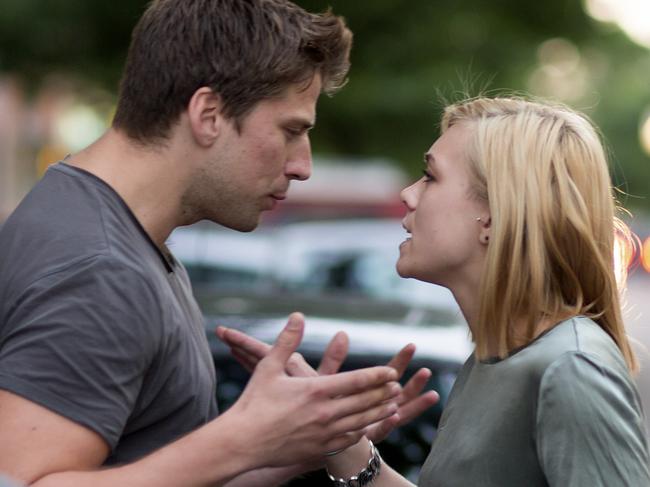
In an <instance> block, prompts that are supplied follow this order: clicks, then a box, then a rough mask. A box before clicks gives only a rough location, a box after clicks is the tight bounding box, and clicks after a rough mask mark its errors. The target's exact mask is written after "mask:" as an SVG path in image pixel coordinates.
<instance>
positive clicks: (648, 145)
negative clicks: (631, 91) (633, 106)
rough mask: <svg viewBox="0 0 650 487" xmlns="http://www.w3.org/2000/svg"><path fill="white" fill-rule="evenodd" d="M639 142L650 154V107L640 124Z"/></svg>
mask: <svg viewBox="0 0 650 487" xmlns="http://www.w3.org/2000/svg"><path fill="white" fill-rule="evenodd" d="M639 142H640V143H641V147H642V148H643V151H644V152H645V153H646V154H648V155H649V156H650V109H649V110H648V111H646V112H645V114H644V115H643V117H641V124H640V126H639Z"/></svg>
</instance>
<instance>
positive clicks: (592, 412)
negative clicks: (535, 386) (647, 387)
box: [535, 352, 650, 487]
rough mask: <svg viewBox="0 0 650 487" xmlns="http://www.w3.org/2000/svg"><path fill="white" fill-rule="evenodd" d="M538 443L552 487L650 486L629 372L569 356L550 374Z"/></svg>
mask: <svg viewBox="0 0 650 487" xmlns="http://www.w3.org/2000/svg"><path fill="white" fill-rule="evenodd" d="M535 441H536V446H537V453H538V457H539V461H540V465H541V467H542V470H543V471H544V473H545V475H546V479H547V481H548V483H549V485H550V486H553V487H560V486H562V487H565V486H571V487H617V486H621V487H631V486H639V487H641V486H650V471H649V465H648V461H649V460H648V444H647V438H646V432H645V427H644V417H643V411H642V408H641V403H640V399H639V395H638V392H637V390H636V387H635V386H634V384H633V382H632V380H631V378H630V377H629V375H628V374H627V373H626V372H619V371H617V370H614V369H613V368H611V367H608V366H606V365H604V364H602V363H600V362H599V360H598V359H596V358H594V357H592V356H589V355H586V354H583V353H580V352H572V353H568V354H565V355H563V356H562V357H561V358H560V359H558V360H557V361H556V362H554V363H553V364H552V365H551V366H550V367H549V368H548V369H547V371H546V372H545V374H544V376H543V378H542V381H541V384H540V391H539V398H538V408H537V417H536V428H535Z"/></svg>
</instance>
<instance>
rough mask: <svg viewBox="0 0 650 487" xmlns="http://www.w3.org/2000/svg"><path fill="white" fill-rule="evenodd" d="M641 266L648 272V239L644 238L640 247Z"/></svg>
mask: <svg viewBox="0 0 650 487" xmlns="http://www.w3.org/2000/svg"><path fill="white" fill-rule="evenodd" d="M641 265H642V266H643V268H644V269H645V270H646V272H650V237H648V238H646V239H645V241H644V242H643V245H642V246H641Z"/></svg>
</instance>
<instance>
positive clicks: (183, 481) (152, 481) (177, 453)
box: [30, 415, 256, 487]
mask: <svg viewBox="0 0 650 487" xmlns="http://www.w3.org/2000/svg"><path fill="white" fill-rule="evenodd" d="M224 419H225V415H224ZM235 425H236V423H234V424H233V423H232V422H229V421H225V420H222V418H218V419H217V420H215V421H213V422H212V423H210V424H208V425H205V426H203V427H202V428H200V429H198V430H196V431H194V432H193V433H190V434H188V435H187V436H185V437H183V438H181V439H179V440H177V441H175V442H174V443H171V444H170V445H168V446H166V447H164V448H161V449H160V450H158V451H156V452H154V453H152V454H151V455H149V456H147V457H145V458H143V459H141V460H139V461H137V462H134V463H132V464H128V465H123V466H119V467H114V468H107V469H100V470H94V471H76V472H58V473H52V474H49V475H46V476H45V477H43V478H41V479H39V480H37V481H36V482H34V483H32V484H30V485H33V486H34V487H82V486H83V487H88V486H89V485H92V486H93V487H114V486H115V485H124V486H128V487H154V486H155V487H178V486H181V485H182V486H183V487H218V486H223V485H225V484H226V483H227V482H228V481H229V480H231V479H233V478H235V477H236V476H238V475H240V474H241V473H243V472H245V471H247V470H252V469H254V468H255V467H256V465H255V464H254V463H253V462H254V459H252V458H248V456H247V455H246V454H244V453H239V454H235V453H232V450H231V449H230V445H232V444H233V443H234V440H235V438H236V435H237V434H238V432H237V428H236V427H235Z"/></svg>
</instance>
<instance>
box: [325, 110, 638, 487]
mask: <svg viewBox="0 0 650 487" xmlns="http://www.w3.org/2000/svg"><path fill="white" fill-rule="evenodd" d="M402 199H403V201H404V203H405V205H406V207H407V209H408V213H407V216H406V217H405V219H404V228H405V229H406V231H407V232H408V233H409V234H410V237H409V238H408V239H407V240H406V241H405V242H404V243H402V245H401V246H400V258H399V261H398V263H397V270H398V272H399V274H400V275H401V276H403V277H412V278H416V279H420V280H423V281H427V282H431V283H435V284H440V285H442V286H445V287H447V288H449V289H450V290H451V291H452V293H453V294H454V297H455V298H456V300H457V301H458V304H459V305H460V308H461V310H462V312H463V314H464V316H465V318H466V320H467V323H468V324H469V327H470V331H471V334H472V337H473V340H474V342H475V344H476V349H475V352H474V354H472V356H471V357H470V358H469V359H468V361H467V362H466V363H465V365H464V366H463V368H462V370H461V372H460V374H459V376H458V378H457V380H456V383H455V385H454V388H453V390H452V392H451V395H450V398H449V401H448V403H447V405H446V408H445V411H444V413H443V416H442V418H441V421H440V425H439V430H438V434H437V437H436V439H435V441H434V444H433V446H432V450H431V453H430V455H429V457H428V459H427V460H426V462H425V464H424V466H423V468H422V472H421V477H420V481H419V485H421V486H427V487H429V486H462V487H468V486H494V487H508V486H583V485H584V486H589V487H594V486H607V487H612V486H619V485H620V486H647V485H650V473H649V471H648V461H649V460H648V446H647V442H646V439H645V432H644V427H643V413H642V411H641V404H640V400H639V397H638V393H637V391H636V389H635V386H634V384H633V382H632V379H631V378H630V373H631V372H634V371H635V370H636V368H637V364H636V361H635V358H634V355H633V352H632V350H631V348H630V344H629V342H628V340H627V337H626V335H625V330H624V327H623V321H622V317H621V309H620V303H619V295H618V289H617V284H616V278H615V273H614V235H615V232H616V231H617V229H620V228H621V226H620V225H619V224H618V220H617V219H616V218H615V216H614V213H615V203H614V199H613V196H612V185H611V181H610V178H609V173H608V169H607V163H606V157H605V153H604V150H603V147H602V144H601V142H600V140H599V137H598V135H597V133H596V130H595V129H594V127H593V126H592V125H591V124H590V123H589V122H588V121H587V120H586V118H585V117H583V116H581V115H579V114H577V113H575V112H573V111H571V110H569V109H567V108H564V107H558V106H551V105H546V104H541V103H535V102H530V101H525V100H521V99H516V98H495V99H489V98H478V99H472V100H469V101H465V102H461V103H458V104H455V105H451V106H449V107H448V108H447V109H446V110H445V112H444V115H443V119H442V135H441V137H440V138H439V139H438V140H437V141H436V142H435V143H434V144H433V146H432V147H431V149H429V151H428V152H427V153H426V154H425V169H424V176H423V177H422V178H421V179H420V180H418V181H417V182H415V183H414V184H413V185H411V186H409V187H408V188H406V189H405V190H404V191H403V192H402ZM370 457H372V458H371V460H370V461H369V458H370ZM378 458H379V457H378V454H377V452H376V450H375V449H374V447H373V446H372V444H371V443H369V442H368V441H367V440H365V439H364V440H362V441H360V442H359V443H358V444H356V445H355V446H353V447H350V448H348V449H347V450H345V451H343V452H340V453H338V454H334V455H332V456H329V457H328V458H327V468H328V471H329V473H330V475H331V477H332V478H333V479H334V480H335V484H336V485H339V486H345V485H368V484H369V483H370V482H372V485H373V487H383V486H408V485H412V484H410V483H409V482H408V481H406V480H405V479H403V478H402V477H401V476H399V475H398V474H397V473H396V472H395V471H393V470H391V469H390V468H389V467H387V466H386V465H381V464H380V463H379V460H378ZM359 474H360V477H361V479H360V481H359V480H354V479H353V477H355V476H356V477H359ZM350 479H353V480H350ZM355 482H356V484H355Z"/></svg>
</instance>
